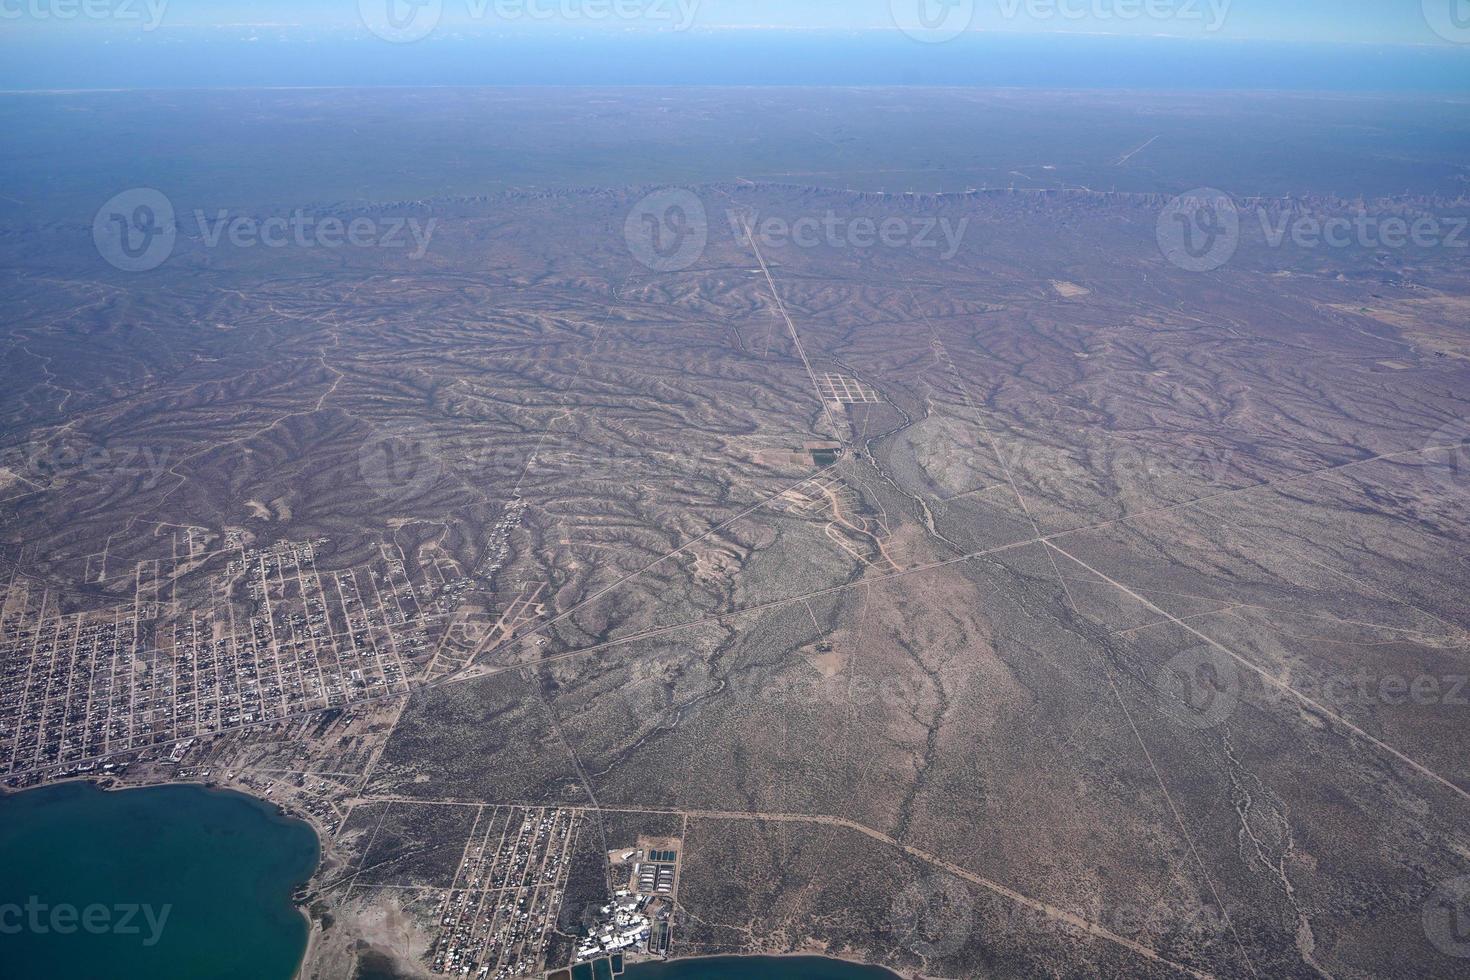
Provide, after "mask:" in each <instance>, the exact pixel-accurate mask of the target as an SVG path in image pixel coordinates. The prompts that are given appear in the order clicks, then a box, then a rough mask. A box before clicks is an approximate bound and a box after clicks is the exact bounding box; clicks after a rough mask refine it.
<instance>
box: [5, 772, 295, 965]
mask: <svg viewBox="0 0 1470 980" xmlns="http://www.w3.org/2000/svg"><path fill="white" fill-rule="evenodd" d="M318 858H319V845H318V842H317V838H316V835H315V833H313V832H312V830H311V828H310V827H308V826H307V825H306V824H304V823H301V822H300V821H297V820H290V819H286V818H284V817H281V816H280V815H279V814H278V812H277V811H276V808H275V807H273V806H271V805H269V804H266V803H263V802H261V801H259V800H255V799H252V798H250V797H248V796H242V795H240V794H237V793H228V792H222V791H217V790H207V789H204V788H202V787H197V786H160V787H157V788H150V789H141V790H127V791H125V792H116V793H107V792H103V791H102V790H99V789H97V788H95V787H93V786H90V785H87V784H82V783H72V784H66V785H62V786H55V787H47V788H44V789H37V790H31V791H28V792H25V793H20V794H17V795H15V796H9V797H0V975H3V976H4V977H6V978H7V980H56V978H59V977H68V978H72V977H75V978H87V980H92V978H98V980H100V978H106V980H200V978H206V977H207V978H209V980H290V978H291V977H292V975H293V974H294V973H295V972H296V968H297V967H298V966H299V965H300V962H301V957H302V954H303V953H304V952H305V950H306V938H307V924H306V920H305V918H304V917H303V916H302V915H301V913H300V912H299V911H297V910H296V908H295V907H294V906H293V905H292V902H291V894H292V892H293V891H294V890H295V888H296V887H297V886H298V885H299V884H301V883H303V882H305V881H306V880H307V879H308V878H309V877H310V876H311V874H312V872H313V871H314V870H315V868H316V865H317V861H318ZM129 909H134V911H132V912H131V913H130V912H129V911H128V910H129ZM89 926H90V928H88V927H89ZM131 930H136V931H135V932H134V931H131Z"/></svg>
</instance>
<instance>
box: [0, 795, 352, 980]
mask: <svg viewBox="0 0 1470 980" xmlns="http://www.w3.org/2000/svg"><path fill="white" fill-rule="evenodd" d="M104 781H111V784H110V785H103V782H104ZM72 783H87V784H90V785H91V786H92V787H93V788H94V789H96V790H98V791H99V792H103V793H126V792H128V791H130V790H148V789H162V788H163V787H166V786H192V787H195V788H197V789H201V790H204V791H205V792H208V793H223V794H228V795H234V796H240V797H243V798H245V799H247V800H250V801H251V802H252V803H256V804H261V805H266V806H269V807H272V808H274V811H275V813H274V815H275V816H276V817H277V818H278V819H280V820H287V821H292V822H294V823H299V824H302V825H303V826H305V827H306V828H307V829H309V830H310V831H311V834H312V837H314V838H315V839H316V855H317V856H316V863H315V865H314V866H313V867H312V870H311V874H310V875H308V876H307V877H306V878H305V879H303V880H301V881H298V882H293V883H292V885H291V894H290V897H289V898H288V901H289V902H290V904H291V908H292V909H294V910H295V911H296V914H298V915H300V916H301V917H302V919H304V920H305V921H306V944H305V946H304V947H303V948H302V951H301V957H300V960H299V962H297V964H296V967H295V969H294V971H293V972H292V974H291V977H292V980H303V977H304V972H303V971H304V970H305V969H306V964H307V963H308V962H310V960H311V954H312V952H313V951H314V950H315V949H316V946H317V941H318V935H319V932H320V930H319V929H318V928H317V922H316V920H315V919H313V918H312V917H311V913H310V912H309V911H308V901H307V899H308V898H309V894H310V890H309V889H310V885H311V884H312V882H313V881H315V880H316V877H317V875H318V874H319V873H320V872H321V869H322V866H323V864H324V863H325V859H326V855H327V854H328V852H329V846H328V842H329V841H330V840H331V838H330V836H329V835H328V834H327V833H326V831H325V830H324V828H323V827H322V826H321V824H320V823H319V822H318V821H317V820H316V819H315V817H314V816H312V815H311V814H303V813H299V812H296V811H295V810H293V809H292V808H290V807H288V806H286V805H284V804H283V803H281V802H280V801H279V800H273V799H271V798H269V797H266V796H262V795H260V794H259V793H256V792H252V791H251V789H250V788H249V787H248V786H245V785H243V784H239V783H238V782H237V781H235V780H230V781H216V780H208V781H206V780H201V779H171V780H159V781H152V782H143V781H140V782H137V783H127V782H122V781H121V780H120V779H119V777H116V776H97V775H95V774H88V775H86V776H82V775H77V776H68V777H66V778H63V779H56V780H52V781H50V782H45V783H38V784H36V785H34V786H26V787H23V788H21V789H10V788H5V787H0V798H4V797H8V796H21V795H22V794H25V793H31V792H34V791H36V790H44V789H53V788H55V787H58V786H66V785H70V784H72ZM303 890H305V891H306V894H302V893H303ZM298 896H300V898H298Z"/></svg>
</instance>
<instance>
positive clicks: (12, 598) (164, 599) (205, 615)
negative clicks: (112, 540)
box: [0, 542, 429, 775]
mask: <svg viewBox="0 0 1470 980" xmlns="http://www.w3.org/2000/svg"><path fill="white" fill-rule="evenodd" d="M315 544H316V543H310V542H308V543H294V542H288V543H285V544H281V545H277V546H275V547H273V548H270V549H266V550H257V549H253V548H251V549H247V548H244V547H237V550H235V551H234V552H233V553H232V554H231V559H230V561H229V563H228V565H227V569H226V574H225V575H224V576H223V577H221V578H219V579H217V580H216V581H215V582H214V583H213V589H214V591H213V593H212V594H211V595H210V596H208V597H206V598H201V599H199V600H197V601H196V603H195V604H193V605H192V606H191V607H189V608H184V607H183V606H182V605H181V604H180V603H179V602H178V601H176V599H175V597H173V596H172V595H170V594H169V593H170V592H171V590H172V580H171V579H170V578H168V577H167V576H165V575H163V574H162V569H161V568H160V566H161V564H163V563H161V562H159V561H147V562H142V563H140V564H139V565H138V566H137V567H136V569H135V572H134V581H133V586H134V590H133V591H134V601H133V602H132V603H131V604H129V605H127V606H121V607H116V608H113V609H105V610H100V611H88V612H78V613H62V612H60V610H59V609H58V608H57V605H56V597H55V596H53V595H51V593H50V592H49V591H48V590H47V589H46V588H44V587H37V586H35V585H33V584H32V583H30V582H29V581H28V580H25V579H20V578H17V579H14V580H12V582H11V583H10V585H9V587H8V589H7V592H6V595H5V598H4V601H3V604H0V775H6V774H21V775H25V774H29V773H42V772H52V771H57V772H60V771H65V770H73V771H85V770H84V767H85V766H86V764H87V763H88V762H89V761H90V760H97V759H102V758H106V757H110V756H115V755H118V754H121V753H126V752H131V751H137V750H141V749H148V748H152V747H158V748H160V749H165V750H166V747H169V746H172V745H173V744H174V743H179V742H183V741H185V740H188V739H195V738H199V737H201V736H207V735H211V734H215V733H219V732H224V731H230V730H234V729H239V728H245V727H248V726H252V725H260V724H267V723H271V722H274V721H277V720H280V719H283V718H289V717H292V716H295V715H299V714H302V713H306V712H313V711H321V710H329V709H333V708H340V707H344V706H346V705H349V704H352V703H354V702H360V701H364V700H367V699H371V698H375V697H384V696H388V695H391V694H397V693H405V692H407V691H408V689H409V679H410V666H411V665H412V664H413V663H414V662H415V660H416V658H419V657H421V656H422V655H423V654H424V652H425V651H426V650H427V649H428V648H429V640H428V636H427V634H426V631H425V617H424V616H423V614H422V612H421V609H420V606H419V602H418V598H417V596H416V595H415V592H414V589H413V587H412V585H411V584H410V583H409V581H408V579H407V577H406V575H405V574H404V569H403V564H402V562H401V560H399V559H396V558H390V556H389V555H388V554H387V553H385V555H384V558H385V560H384V561H383V562H381V563H376V564H375V565H373V566H368V567H362V568H354V569H348V570H345V571H339V572H330V573H319V572H318V571H317V569H316V556H315ZM193 557H195V556H191V558H193Z"/></svg>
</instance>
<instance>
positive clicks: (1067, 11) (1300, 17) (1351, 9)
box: [0, 0, 1470, 44]
mask: <svg viewBox="0 0 1470 980" xmlns="http://www.w3.org/2000/svg"><path fill="white" fill-rule="evenodd" d="M425 2H427V3H434V4H442V15H441V17H440V22H441V23H442V24H443V25H445V26H447V27H450V28H451V29H454V28H466V29H468V28H505V27H541V28H544V29H560V30H569V29H570V30H578V31H589V30H602V31H605V30H609V29H612V30H634V29H669V28H670V27H671V25H675V24H677V25H679V26H692V27H693V28H694V29H706V30H719V29H731V28H763V27H765V28H787V29H813V30H826V31H832V30H864V31H869V30H893V29H894V27H895V20H896V17H897V18H898V19H902V18H904V17H909V18H912V17H913V16H914V12H915V11H917V10H918V8H920V7H921V6H923V5H927V6H928V10H929V12H930V14H931V15H932V16H935V17H938V16H940V15H942V14H944V12H945V10H946V5H953V6H954V7H955V8H956V11H952V12H951V13H950V16H951V18H959V17H962V18H963V20H964V23H966V24H969V25H970V29H971V30H975V31H989V32H996V31H1015V32H1027V33H1039V32H1055V31H1066V32H1082V33H1107V34H1131V35H1171V36H1179V37H1202V38H1222V39H1236V40H1239V39H1258V40H1289V41H1345V42H1390V43H1409V44H1414V43H1421V44H1451V43H1454V42H1455V41H1457V40H1462V38H1459V37H1458V36H1455V37H1452V38H1450V39H1446V38H1445V37H1444V36H1443V34H1444V32H1440V33H1436V32H1435V31H1434V30H1431V28H1430V26H1429V24H1428V19H1429V18H1430V17H1432V16H1435V15H1434V14H1433V13H1431V14H1430V15H1426V12H1425V10H1426V6H1427V7H1429V8H1431V10H1433V8H1436V7H1442V8H1443V12H1442V14H1440V15H1439V16H1440V17H1441V20H1442V21H1447V22H1449V23H1452V24H1457V25H1462V27H1463V33H1465V35H1466V37H1467V38H1470V0H0V35H3V34H6V33H11V34H12V36H14V34H15V33H18V32H20V31H22V30H24V29H26V28H31V29H36V28H46V29H50V30H56V29H69V30H77V29H81V28H86V27H97V26H113V27H116V26H118V25H119V24H121V25H123V26H125V27H126V26H128V24H129V23H130V22H131V23H136V21H133V20H131V18H127V17H123V16H112V17H109V16H95V15H94V16H79V15H77V14H76V13H75V12H72V13H70V14H67V13H65V11H67V10H69V9H70V10H73V11H74V10H75V8H76V7H77V6H79V5H87V4H93V5H96V6H95V7H94V8H93V9H94V10H107V9H114V10H118V11H122V10H124V9H134V8H135V9H136V10H137V11H138V12H139V13H140V15H141V17H142V18H144V19H145V20H146V19H148V18H151V19H152V20H153V21H155V22H157V24H159V25H161V26H162V27H163V28H170V27H196V26H223V25H251V26H257V25H258V26H259V27H261V28H263V29H284V28H290V27H310V28H318V29H320V28H327V29H341V30H359V29H360V28H361V19H360V14H359V5H360V4H363V5H367V6H369V7H371V6H373V5H374V4H376V5H377V6H379V7H382V6H385V5H387V4H388V3H425ZM584 4H591V5H592V6H588V7H584V6H583V5H584ZM598 5H601V6H600V7H599V6H598ZM615 5H618V6H623V9H624V10H625V11H627V12H631V13H629V14H627V15H625V16H609V15H607V14H606V13H605V11H606V10H607V9H608V8H610V7H614V6H615ZM599 9H600V10H602V11H604V13H602V14H597V13H595V11H597V10H599ZM895 9H896V10H897V11H898V14H897V15H895ZM588 11H593V12H594V13H592V14H590V15H589V13H588ZM971 11H973V13H972V12H971ZM568 12H570V13H568ZM951 22H957V21H954V20H951ZM1451 33H1453V32H1451Z"/></svg>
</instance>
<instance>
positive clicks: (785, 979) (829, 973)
mask: <svg viewBox="0 0 1470 980" xmlns="http://www.w3.org/2000/svg"><path fill="white" fill-rule="evenodd" d="M619 980H898V978H897V974H894V973H890V972H888V971H887V970H883V969H880V968H878V967H876V966H859V965H857V964H856V963H844V962H843V961H842V960H829V959H826V958H824V957H820V956H711V957H708V958H704V959H691V960H674V961H673V962H670V963H640V964H637V965H636V966H629V967H628V969H627V972H625V973H624V974H623V975H622V977H620V978H619Z"/></svg>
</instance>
